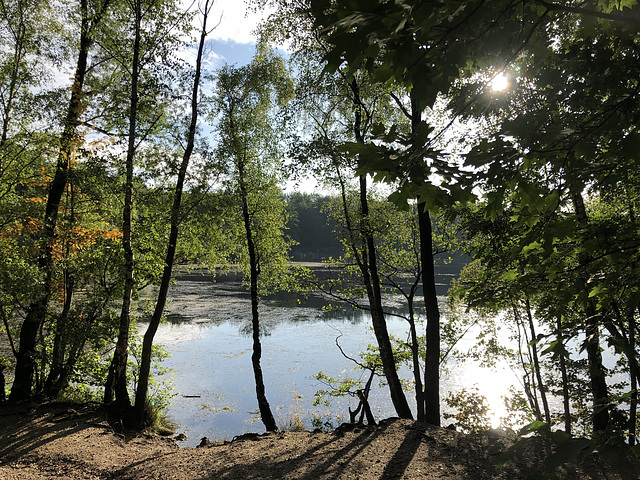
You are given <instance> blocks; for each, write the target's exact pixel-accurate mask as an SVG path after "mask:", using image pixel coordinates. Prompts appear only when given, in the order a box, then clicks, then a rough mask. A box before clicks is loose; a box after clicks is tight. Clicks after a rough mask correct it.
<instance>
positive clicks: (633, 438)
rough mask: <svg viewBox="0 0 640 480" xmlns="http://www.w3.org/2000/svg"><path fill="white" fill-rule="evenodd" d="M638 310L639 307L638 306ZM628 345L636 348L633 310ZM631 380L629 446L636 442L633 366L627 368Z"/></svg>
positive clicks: (636, 398)
mask: <svg viewBox="0 0 640 480" xmlns="http://www.w3.org/2000/svg"><path fill="white" fill-rule="evenodd" d="M638 309H639V310H638V311H639V312H640V307H638ZM629 345H630V346H631V352H635V348H636V317H635V311H634V312H631V314H630V315H629ZM629 375H630V377H631V378H630V380H631V398H630V399H629V446H631V447H633V446H634V445H635V444H636V424H637V415H638V414H637V411H638V375H637V374H636V370H635V369H634V368H630V369H629Z"/></svg>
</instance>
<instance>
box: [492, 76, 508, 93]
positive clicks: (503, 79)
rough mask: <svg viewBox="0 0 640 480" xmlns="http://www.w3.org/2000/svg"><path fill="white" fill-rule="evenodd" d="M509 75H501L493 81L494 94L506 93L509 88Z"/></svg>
mask: <svg viewBox="0 0 640 480" xmlns="http://www.w3.org/2000/svg"><path fill="white" fill-rule="evenodd" d="M509 84H510V81H509V75H507V74H506V73H499V74H498V75H496V76H495V77H494V78H493V80H491V90H492V91H494V92H504V91H505V90H507V89H508V88H509Z"/></svg>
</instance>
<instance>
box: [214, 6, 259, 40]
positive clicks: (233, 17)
mask: <svg viewBox="0 0 640 480" xmlns="http://www.w3.org/2000/svg"><path fill="white" fill-rule="evenodd" d="M267 14H268V12H263V11H260V12H257V13H256V12H249V11H248V9H247V5H246V2H244V1H242V0H215V3H214V4H213V8H212V10H211V17H210V18H211V20H210V22H211V24H216V23H218V21H220V25H218V27H217V28H216V29H215V30H214V31H213V32H211V35H210V38H214V39H218V40H227V41H234V42H238V43H255V42H256V37H255V35H254V34H253V30H254V29H255V28H256V26H257V25H258V23H259V22H260V21H261V20H262V19H263V18H264V17H265V16H266V15H267Z"/></svg>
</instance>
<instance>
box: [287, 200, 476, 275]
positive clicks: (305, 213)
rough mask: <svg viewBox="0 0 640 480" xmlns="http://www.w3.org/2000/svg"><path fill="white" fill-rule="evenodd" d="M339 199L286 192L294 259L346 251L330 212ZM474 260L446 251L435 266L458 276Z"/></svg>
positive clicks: (307, 259)
mask: <svg viewBox="0 0 640 480" xmlns="http://www.w3.org/2000/svg"><path fill="white" fill-rule="evenodd" d="M335 201H338V200H337V199H336V198H334V197H331V196H329V195H321V194H318V193H299V192H295V193H289V194H286V195H285V202H286V205H287V210H288V213H289V221H288V232H287V234H288V235H289V236H290V237H291V238H292V239H293V240H294V241H295V242H296V244H295V245H294V246H293V247H292V248H291V255H290V256H291V259H292V260H293V261H296V262H320V261H323V260H328V259H329V258H337V257H339V256H340V255H342V245H341V244H340V241H339V240H338V238H337V236H336V232H335V229H336V222H335V221H334V220H333V219H332V218H331V216H330V215H329V213H328V212H329V209H328V205H329V204H330V203H331V202H335ZM470 261H471V259H470V258H469V257H468V256H467V255H464V254H462V253H460V252H446V253H443V254H440V255H437V256H436V265H435V267H436V271H437V273H438V274H440V275H447V276H449V275H450V276H457V275H458V274H459V273H460V271H461V270H462V268H463V267H464V266H465V265H466V264H468V263H469V262H470ZM447 283H448V282H447Z"/></svg>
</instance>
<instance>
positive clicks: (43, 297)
mask: <svg viewBox="0 0 640 480" xmlns="http://www.w3.org/2000/svg"><path fill="white" fill-rule="evenodd" d="M109 2H110V0H103V2H102V4H101V5H100V9H99V10H98V11H97V12H96V13H94V14H93V15H91V14H90V12H89V6H88V3H89V2H88V0H80V12H81V15H82V23H81V27H80V47H79V51H78V60H77V63H76V71H75V75H74V79H73V84H72V86H71V99H70V100H69V107H68V109H67V114H66V116H65V118H64V122H63V125H64V128H63V132H62V135H61V137H60V151H59V154H58V161H57V164H56V171H55V174H54V176H53V179H52V181H51V183H50V184H49V196H48V197H47V204H46V207H45V216H44V224H43V227H42V230H41V231H40V240H39V249H40V256H39V258H38V269H39V271H40V272H41V274H42V281H43V283H42V290H41V292H40V294H39V295H38V296H37V298H35V299H34V300H33V301H32V302H31V304H29V305H28V306H27V308H26V315H25V319H24V322H23V324H22V327H21V329H20V347H19V350H18V355H17V358H16V369H15V377H14V381H13V386H12V388H11V396H10V400H12V401H20V400H26V399H28V398H30V397H31V395H32V389H33V384H34V375H35V370H36V363H35V362H36V346H37V337H38V331H39V330H40V328H41V326H42V325H43V323H44V320H45V317H46V314H47V309H48V305H49V299H50V297H51V293H52V286H53V285H52V284H53V273H54V258H53V246H54V242H55V233H56V226H57V221H58V209H59V207H60V202H61V200H62V196H63V194H64V191H65V188H66V186H67V179H68V176H69V168H70V166H71V160H72V157H73V153H74V151H75V149H76V147H77V145H76V144H77V141H78V139H77V134H76V133H77V132H76V129H77V127H78V125H79V123H80V115H81V114H82V111H83V108H84V106H83V103H82V100H83V97H84V94H83V87H84V81H85V76H86V73H87V61H88V57H89V50H90V48H91V44H92V35H93V29H94V28H96V25H98V24H99V23H100V21H101V20H102V17H103V15H104V13H105V12H106V10H107V8H108V6H109Z"/></svg>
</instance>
